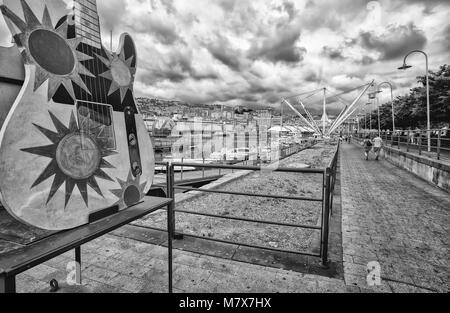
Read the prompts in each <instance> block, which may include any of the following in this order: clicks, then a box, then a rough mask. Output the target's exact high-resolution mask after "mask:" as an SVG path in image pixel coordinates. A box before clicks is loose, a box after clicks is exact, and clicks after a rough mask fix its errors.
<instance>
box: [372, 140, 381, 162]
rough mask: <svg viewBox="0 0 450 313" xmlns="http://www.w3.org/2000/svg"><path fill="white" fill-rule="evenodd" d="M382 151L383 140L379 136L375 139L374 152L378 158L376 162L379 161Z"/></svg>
mask: <svg viewBox="0 0 450 313" xmlns="http://www.w3.org/2000/svg"><path fill="white" fill-rule="evenodd" d="M381 149H383V139H382V138H381V137H380V136H377V137H375V138H374V139H373V152H374V153H375V155H376V157H375V160H377V161H378V160H379V158H380V153H381Z"/></svg>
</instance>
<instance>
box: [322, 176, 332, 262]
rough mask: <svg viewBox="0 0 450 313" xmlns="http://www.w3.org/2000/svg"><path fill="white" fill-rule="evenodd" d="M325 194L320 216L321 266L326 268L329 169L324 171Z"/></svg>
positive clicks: (328, 224) (328, 225) (328, 232)
mask: <svg viewBox="0 0 450 313" xmlns="http://www.w3.org/2000/svg"><path fill="white" fill-rule="evenodd" d="M324 175H325V186H324V188H325V192H324V199H323V206H324V208H323V216H322V249H321V253H322V266H323V267H328V239H329V238H328V237H329V234H330V230H329V227H330V193H331V188H330V187H331V169H330V168H327V169H326V170H325V173H324Z"/></svg>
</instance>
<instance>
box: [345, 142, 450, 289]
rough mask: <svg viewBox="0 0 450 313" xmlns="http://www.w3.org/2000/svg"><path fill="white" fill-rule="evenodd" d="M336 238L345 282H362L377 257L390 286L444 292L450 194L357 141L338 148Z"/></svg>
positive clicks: (449, 267)
mask: <svg viewBox="0 0 450 313" xmlns="http://www.w3.org/2000/svg"><path fill="white" fill-rule="evenodd" d="M341 151H342V152H341V153H342V154H341V184H342V215H343V221H342V227H343V229H342V236H343V250H344V272H345V279H346V283H347V284H357V285H358V286H364V285H366V276H367V272H366V266H367V264H368V262H371V261H377V262H379V263H380V265H381V276H382V278H384V280H385V281H387V285H389V287H390V288H386V291H390V289H393V291H398V292H403V291H405V292H408V291H417V290H420V289H428V290H430V291H431V290H433V291H441V292H446V291H448V290H449V283H450V282H449V274H450V264H449V248H450V240H449V233H450V218H449V216H450V215H449V210H450V195H449V194H448V193H446V192H445V191H443V190H440V189H438V188H437V187H434V186H432V185H430V184H428V183H427V182H425V181H422V180H421V179H420V178H418V177H416V176H414V175H413V174H410V173H408V172H406V171H404V170H402V169H399V168H397V167H395V166H394V165H392V164H390V163H388V162H386V161H384V160H381V161H379V162H376V161H373V156H372V161H365V160H364V158H363V150H362V148H361V147H360V146H357V145H347V144H344V145H343V146H342V150H341Z"/></svg>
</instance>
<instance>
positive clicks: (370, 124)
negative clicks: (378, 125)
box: [366, 102, 372, 135]
mask: <svg viewBox="0 0 450 313" xmlns="http://www.w3.org/2000/svg"><path fill="white" fill-rule="evenodd" d="M366 105H368V106H369V134H370V135H372V111H371V106H372V102H368V103H366Z"/></svg>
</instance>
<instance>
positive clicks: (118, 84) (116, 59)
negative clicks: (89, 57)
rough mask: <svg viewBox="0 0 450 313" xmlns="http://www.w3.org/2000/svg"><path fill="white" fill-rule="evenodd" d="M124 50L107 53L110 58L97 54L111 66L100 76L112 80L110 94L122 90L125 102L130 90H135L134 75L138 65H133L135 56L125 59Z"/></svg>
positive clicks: (121, 95)
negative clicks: (118, 52)
mask: <svg viewBox="0 0 450 313" xmlns="http://www.w3.org/2000/svg"><path fill="white" fill-rule="evenodd" d="M124 54H125V53H124V52H122V53H120V54H117V53H106V55H107V57H108V59H105V58H104V57H102V56H99V55H97V57H98V58H99V59H100V60H101V61H102V62H103V63H104V64H105V65H106V66H107V67H108V68H109V70H107V71H106V72H104V73H102V74H100V76H102V77H104V78H106V79H109V80H111V87H110V89H109V94H108V96H110V95H112V94H113V93H114V92H116V91H117V90H120V100H121V102H123V100H124V99H125V96H126V95H127V92H128V91H133V84H134V76H135V75H136V67H133V66H132V64H133V57H130V58H129V59H127V60H125V56H124Z"/></svg>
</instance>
